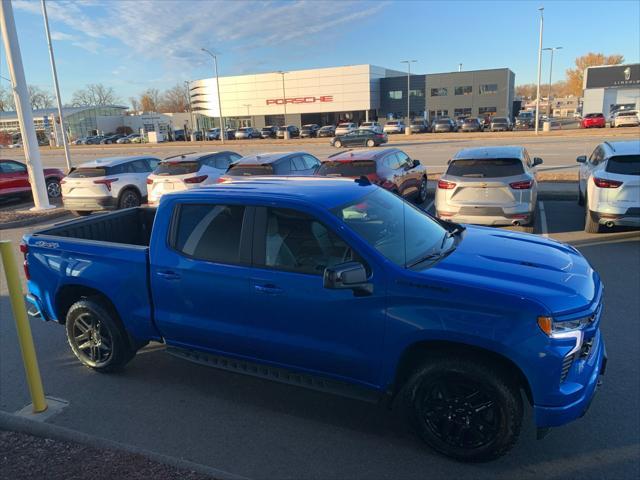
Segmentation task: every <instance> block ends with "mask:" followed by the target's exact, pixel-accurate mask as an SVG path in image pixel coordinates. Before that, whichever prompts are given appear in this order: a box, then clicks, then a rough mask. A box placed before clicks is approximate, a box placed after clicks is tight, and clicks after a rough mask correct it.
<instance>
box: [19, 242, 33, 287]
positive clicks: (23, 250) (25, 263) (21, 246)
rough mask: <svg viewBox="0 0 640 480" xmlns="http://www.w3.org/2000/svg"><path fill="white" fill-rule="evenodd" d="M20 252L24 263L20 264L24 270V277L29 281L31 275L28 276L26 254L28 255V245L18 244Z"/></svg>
mask: <svg viewBox="0 0 640 480" xmlns="http://www.w3.org/2000/svg"><path fill="white" fill-rule="evenodd" d="M20 251H21V252H22V255H24V261H23V262H22V269H23V270H24V276H25V277H26V278H27V280H31V275H30V274H29V262H27V253H29V245H27V244H26V243H21V244H20Z"/></svg>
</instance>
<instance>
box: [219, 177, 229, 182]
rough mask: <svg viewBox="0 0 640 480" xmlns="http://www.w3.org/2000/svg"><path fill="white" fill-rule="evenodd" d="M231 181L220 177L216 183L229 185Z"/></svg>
mask: <svg viewBox="0 0 640 480" xmlns="http://www.w3.org/2000/svg"><path fill="white" fill-rule="evenodd" d="M230 181H231V179H230V178H227V177H218V178H217V179H216V183H227V182H230Z"/></svg>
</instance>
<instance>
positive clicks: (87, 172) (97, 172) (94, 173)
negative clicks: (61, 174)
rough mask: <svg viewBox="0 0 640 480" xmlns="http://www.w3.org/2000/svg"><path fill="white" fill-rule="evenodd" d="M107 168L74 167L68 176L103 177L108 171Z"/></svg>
mask: <svg viewBox="0 0 640 480" xmlns="http://www.w3.org/2000/svg"><path fill="white" fill-rule="evenodd" d="M108 172H109V169H108V168H106V167H99V168H82V167H80V168H76V169H75V170H74V171H73V172H71V173H70V174H69V175H68V176H69V178H92V177H105V176H107V175H108V174H109V173H108Z"/></svg>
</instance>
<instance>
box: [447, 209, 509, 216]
mask: <svg viewBox="0 0 640 480" xmlns="http://www.w3.org/2000/svg"><path fill="white" fill-rule="evenodd" d="M458 214H459V215H494V216H501V215H504V211H503V210H502V208H500V207H460V211H459V212H458Z"/></svg>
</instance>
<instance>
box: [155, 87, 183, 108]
mask: <svg viewBox="0 0 640 480" xmlns="http://www.w3.org/2000/svg"><path fill="white" fill-rule="evenodd" d="M159 110H160V111H161V112H165V113H176V112H186V111H188V110H189V90H188V89H187V88H186V87H185V86H184V85H183V84H181V83H178V84H176V85H175V86H174V87H173V88H170V89H169V90H167V91H166V92H164V94H163V95H162V99H161V101H160V109H159Z"/></svg>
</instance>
